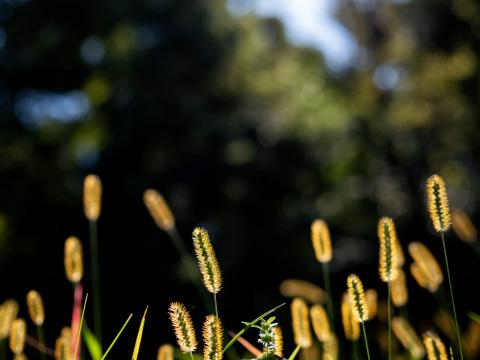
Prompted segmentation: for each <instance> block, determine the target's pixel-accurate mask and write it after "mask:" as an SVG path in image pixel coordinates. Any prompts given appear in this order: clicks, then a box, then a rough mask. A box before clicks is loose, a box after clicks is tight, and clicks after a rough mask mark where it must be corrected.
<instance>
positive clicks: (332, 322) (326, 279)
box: [322, 262, 335, 333]
mask: <svg viewBox="0 0 480 360" xmlns="http://www.w3.org/2000/svg"><path fill="white" fill-rule="evenodd" d="M322 267H323V269H322V270H323V283H324V285H325V290H326V291H327V310H328V317H329V320H330V326H331V329H332V332H333V333H335V319H334V315H333V298H332V288H331V286H330V273H329V271H328V270H329V269H328V263H326V262H324V263H322Z"/></svg>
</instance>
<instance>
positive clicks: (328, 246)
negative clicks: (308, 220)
mask: <svg viewBox="0 0 480 360" xmlns="http://www.w3.org/2000/svg"><path fill="white" fill-rule="evenodd" d="M310 232H311V239H312V244H313V249H314V250H315V257H316V258H317V261H319V262H321V263H328V262H330V261H331V260H332V241H331V239H330V230H329V229H328V226H327V223H326V222H325V221H324V220H321V219H317V220H315V221H314V222H313V223H312V225H311V227H310Z"/></svg>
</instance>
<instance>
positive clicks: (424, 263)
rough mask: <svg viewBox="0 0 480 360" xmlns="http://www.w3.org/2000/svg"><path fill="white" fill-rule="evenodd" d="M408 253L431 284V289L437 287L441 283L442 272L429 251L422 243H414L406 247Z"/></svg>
mask: <svg viewBox="0 0 480 360" xmlns="http://www.w3.org/2000/svg"><path fill="white" fill-rule="evenodd" d="M408 252H409V253H410V255H411V256H412V258H413V260H414V261H415V263H416V264H417V265H418V267H419V268H420V269H421V271H422V272H423V273H425V275H426V276H427V277H428V279H429V281H430V282H431V283H432V284H431V285H433V286H431V287H435V286H436V287H438V286H439V285H440V284H441V283H442V282H443V272H442V268H441V267H440V265H439V264H438V262H437V260H436V259H435V257H434V256H433V254H432V253H431V252H430V250H428V248H427V247H426V246H425V245H423V244H422V243H420V242H416V241H414V242H411V243H410V244H409V245H408Z"/></svg>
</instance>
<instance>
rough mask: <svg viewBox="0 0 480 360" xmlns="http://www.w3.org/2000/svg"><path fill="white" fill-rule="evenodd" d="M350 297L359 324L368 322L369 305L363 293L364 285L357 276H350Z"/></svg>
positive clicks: (348, 279) (348, 281) (348, 283)
mask: <svg viewBox="0 0 480 360" xmlns="http://www.w3.org/2000/svg"><path fill="white" fill-rule="evenodd" d="M347 287H348V296H349V297H350V301H351V302H352V304H353V313H354V314H355V317H356V319H357V321H358V322H363V321H367V320H368V305H367V301H366V299H365V292H364V291H363V284H362V281H361V280H360V278H359V277H358V276H357V275H355V274H350V275H349V276H348V278H347Z"/></svg>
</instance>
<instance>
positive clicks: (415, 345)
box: [392, 316, 425, 358]
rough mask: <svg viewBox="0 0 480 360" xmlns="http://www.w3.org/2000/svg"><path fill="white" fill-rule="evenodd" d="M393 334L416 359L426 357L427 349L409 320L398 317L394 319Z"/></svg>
mask: <svg viewBox="0 0 480 360" xmlns="http://www.w3.org/2000/svg"><path fill="white" fill-rule="evenodd" d="M392 329H393V333H394V334H395V336H396V337H397V339H398V341H400V343H401V344H402V345H403V347H405V349H407V350H409V351H410V352H411V353H412V355H413V356H415V357H416V358H422V357H423V356H424V355H425V349H424V348H423V345H422V342H421V340H420V338H419V337H418V335H417V333H416V332H415V330H414V329H413V327H412V326H411V325H410V324H409V323H408V321H407V320H405V319H404V318H401V317H399V316H396V317H394V318H393V319H392Z"/></svg>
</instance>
